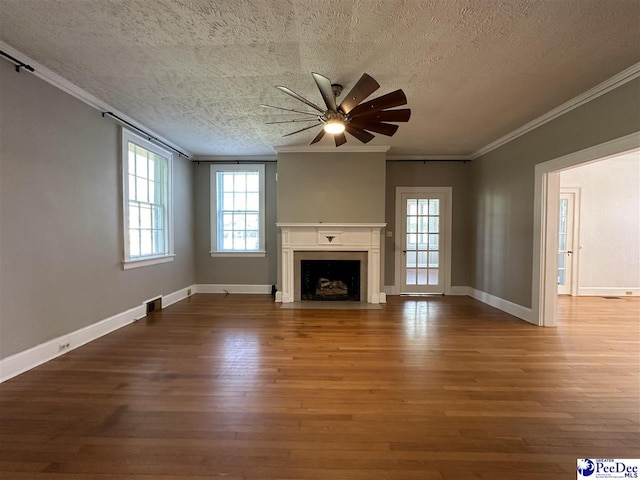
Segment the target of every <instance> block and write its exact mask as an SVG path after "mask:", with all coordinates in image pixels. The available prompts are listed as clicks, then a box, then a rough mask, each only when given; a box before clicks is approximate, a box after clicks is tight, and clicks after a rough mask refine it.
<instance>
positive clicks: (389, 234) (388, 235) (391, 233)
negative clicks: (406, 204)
mask: <svg viewBox="0 0 640 480" xmlns="http://www.w3.org/2000/svg"><path fill="white" fill-rule="evenodd" d="M391 237H393V232H392V231H389V230H387V238H391Z"/></svg>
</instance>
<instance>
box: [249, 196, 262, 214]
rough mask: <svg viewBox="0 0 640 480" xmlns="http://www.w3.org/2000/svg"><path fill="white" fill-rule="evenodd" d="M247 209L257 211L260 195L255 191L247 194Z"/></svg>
mask: <svg viewBox="0 0 640 480" xmlns="http://www.w3.org/2000/svg"><path fill="white" fill-rule="evenodd" d="M247 210H252V211H254V212H257V211H258V210H260V196H259V194H257V193H249V194H247Z"/></svg>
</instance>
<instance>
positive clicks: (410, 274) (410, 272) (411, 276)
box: [406, 268, 416, 285]
mask: <svg viewBox="0 0 640 480" xmlns="http://www.w3.org/2000/svg"><path fill="white" fill-rule="evenodd" d="M406 284H407V285H415V284H416V270H415V269H414V268H407V278H406Z"/></svg>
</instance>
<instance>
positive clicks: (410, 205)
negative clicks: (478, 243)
mask: <svg viewBox="0 0 640 480" xmlns="http://www.w3.org/2000/svg"><path fill="white" fill-rule="evenodd" d="M398 188H399V189H401V188H402V187H398ZM404 190H410V191H400V192H399V200H400V219H401V220H400V228H399V229H398V233H399V235H398V237H397V242H396V250H397V257H396V265H397V264H398V262H399V263H400V265H399V267H400V268H399V269H396V270H397V271H398V270H399V271H398V275H399V282H397V283H398V284H399V286H400V292H399V293H442V294H443V293H448V289H449V287H450V273H449V270H450V252H449V250H450V248H449V243H450V242H449V223H450V219H449V217H450V212H449V208H450V207H449V204H450V202H451V201H450V196H451V189H450V188H449V189H442V188H428V187H424V188H415V187H414V188H409V187H406V188H405V189H404ZM397 196H398V195H397ZM396 278H398V277H396Z"/></svg>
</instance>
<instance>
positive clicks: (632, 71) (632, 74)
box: [469, 62, 640, 160]
mask: <svg viewBox="0 0 640 480" xmlns="http://www.w3.org/2000/svg"><path fill="white" fill-rule="evenodd" d="M638 77H640V62H639V63H636V64H635V65H632V66H630V67H629V68H627V69H625V70H623V71H622V72H620V73H618V74H617V75H614V76H613V77H611V78H609V79H608V80H605V81H604V82H602V83H600V84H598V85H596V86H595V87H593V88H592V89H590V90H587V91H586V92H584V93H582V94H580V95H578V96H577V97H574V98H572V99H571V100H569V101H568V102H565V103H563V104H562V105H560V106H558V107H556V108H554V109H553V110H550V111H548V112H547V113H545V114H544V115H541V116H540V117H538V118H536V119H535V120H532V121H531V122H529V123H526V124H524V125H523V126H522V127H520V128H518V129H516V130H513V131H512V132H510V133H508V134H506V135H505V136H503V137H500V138H499V139H497V140H496V141H494V142H491V143H489V144H488V145H485V146H484V147H482V148H480V149H479V150H476V151H475V152H473V153H472V154H471V155H470V156H469V159H471V160H473V159H475V158H478V157H480V156H482V155H485V154H487V153H489V152H490V151H492V150H495V149H496V148H499V147H501V146H503V145H505V144H507V143H509V142H510V141H512V140H515V139H516V138H518V137H521V136H522V135H524V134H526V133H529V132H530V131H532V130H535V129H536V128H538V127H541V126H542V125H544V124H545V123H549V122H550V121H552V120H554V119H556V118H558V117H559V116H561V115H564V114H565V113H567V112H570V111H571V110H574V109H576V108H578V107H580V106H581V105H584V104H585V103H588V102H590V101H592V100H595V99H596V98H598V97H600V96H602V95H604V94H606V93H609V92H610V91H612V90H615V89H616V88H618V87H620V86H622V85H624V84H625V83H628V82H630V81H632V80H634V79H636V78H638Z"/></svg>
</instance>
